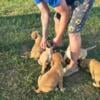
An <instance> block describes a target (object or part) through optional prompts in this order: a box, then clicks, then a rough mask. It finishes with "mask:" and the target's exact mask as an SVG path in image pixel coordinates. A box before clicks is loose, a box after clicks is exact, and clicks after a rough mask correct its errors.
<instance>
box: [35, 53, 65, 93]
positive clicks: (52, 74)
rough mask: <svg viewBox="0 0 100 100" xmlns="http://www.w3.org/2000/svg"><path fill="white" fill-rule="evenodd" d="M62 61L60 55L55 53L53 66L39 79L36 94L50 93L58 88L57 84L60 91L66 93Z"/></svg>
mask: <svg viewBox="0 0 100 100" xmlns="http://www.w3.org/2000/svg"><path fill="white" fill-rule="evenodd" d="M62 59H63V58H62V56H61V54H60V53H53V55H52V65H53V66H52V67H51V69H50V70H49V71H48V72H46V73H45V74H43V75H41V76H40V77H39V78H38V89H37V90H35V92H36V93H40V92H44V93H46V92H50V91H51V90H53V89H54V88H55V87H56V86H57V84H59V88H60V90H61V91H64V88H63V67H62Z"/></svg>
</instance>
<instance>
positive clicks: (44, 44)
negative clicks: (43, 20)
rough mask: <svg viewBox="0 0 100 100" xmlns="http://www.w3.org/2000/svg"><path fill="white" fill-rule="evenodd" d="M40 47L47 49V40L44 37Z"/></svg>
mask: <svg viewBox="0 0 100 100" xmlns="http://www.w3.org/2000/svg"><path fill="white" fill-rule="evenodd" d="M40 46H41V48H42V49H45V48H46V38H44V37H42V40H41V43H40Z"/></svg>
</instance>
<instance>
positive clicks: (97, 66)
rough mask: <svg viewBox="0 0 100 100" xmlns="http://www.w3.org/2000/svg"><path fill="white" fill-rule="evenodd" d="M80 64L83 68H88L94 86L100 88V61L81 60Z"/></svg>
mask: <svg viewBox="0 0 100 100" xmlns="http://www.w3.org/2000/svg"><path fill="white" fill-rule="evenodd" d="M79 64H80V66H81V67H82V68H88V69H89V72H90V74H91V76H92V79H93V80H94V81H95V82H93V86H94V87H97V88H100V61H97V60H96V59H84V60H80V61H79Z"/></svg>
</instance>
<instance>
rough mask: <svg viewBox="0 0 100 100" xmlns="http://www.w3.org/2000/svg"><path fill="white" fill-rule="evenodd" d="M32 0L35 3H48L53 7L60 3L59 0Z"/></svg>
mask: <svg viewBox="0 0 100 100" xmlns="http://www.w3.org/2000/svg"><path fill="white" fill-rule="evenodd" d="M34 1H35V3H36V4H39V3H41V2H45V3H47V4H49V5H50V6H51V7H53V8H55V7H56V6H58V5H59V4H60V1H61V0H34Z"/></svg>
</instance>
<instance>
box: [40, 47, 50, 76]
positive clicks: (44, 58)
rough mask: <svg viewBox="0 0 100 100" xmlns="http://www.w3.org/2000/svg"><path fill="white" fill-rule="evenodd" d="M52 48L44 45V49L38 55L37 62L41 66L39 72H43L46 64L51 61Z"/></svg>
mask: <svg viewBox="0 0 100 100" xmlns="http://www.w3.org/2000/svg"><path fill="white" fill-rule="evenodd" d="M51 55H52V48H48V47H46V50H45V51H43V52H42V53H41V55H40V58H39V60H38V63H39V64H40V65H41V66H42V70H41V74H43V73H44V72H45V69H46V68H47V65H48V64H49V63H50V62H51Z"/></svg>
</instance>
